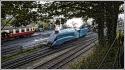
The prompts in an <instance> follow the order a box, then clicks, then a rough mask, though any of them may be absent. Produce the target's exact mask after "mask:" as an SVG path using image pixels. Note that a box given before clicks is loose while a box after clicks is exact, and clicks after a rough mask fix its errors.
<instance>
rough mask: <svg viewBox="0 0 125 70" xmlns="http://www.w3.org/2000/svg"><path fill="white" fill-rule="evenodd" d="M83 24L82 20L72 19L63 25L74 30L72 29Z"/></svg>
mask: <svg viewBox="0 0 125 70" xmlns="http://www.w3.org/2000/svg"><path fill="white" fill-rule="evenodd" d="M83 24H84V23H83V20H82V18H72V19H69V20H67V22H66V23H65V25H66V26H67V27H71V28H74V27H75V28H79V27H80V26H82V25H83Z"/></svg>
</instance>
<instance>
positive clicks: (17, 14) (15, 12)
mask: <svg viewBox="0 0 125 70" xmlns="http://www.w3.org/2000/svg"><path fill="white" fill-rule="evenodd" d="M1 4H2V5H1V14H2V15H1V18H3V19H6V16H7V15H12V18H10V20H9V21H7V22H6V23H5V25H4V26H6V24H8V23H9V22H10V21H11V20H12V19H13V18H14V19H15V21H14V23H13V24H14V25H15V26H21V25H27V24H29V22H27V21H29V20H30V15H29V12H31V10H32V9H33V8H35V7H36V2H34V1H2V2H1ZM13 24H12V25H13ZM4 26H3V28H4ZM3 28H2V29H3Z"/></svg>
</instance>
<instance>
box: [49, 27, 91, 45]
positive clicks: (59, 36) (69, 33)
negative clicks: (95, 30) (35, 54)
mask: <svg viewBox="0 0 125 70" xmlns="http://www.w3.org/2000/svg"><path fill="white" fill-rule="evenodd" d="M88 31H89V29H88V28H87V27H82V28H79V29H75V28H67V29H62V30H60V31H59V32H58V33H56V32H53V33H52V34H51V35H50V37H49V39H48V46H50V47H59V45H61V44H63V43H64V42H67V41H70V40H73V39H77V38H80V37H83V36H85V35H86V34H87V33H88Z"/></svg>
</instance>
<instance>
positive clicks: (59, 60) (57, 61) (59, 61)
mask: <svg viewBox="0 0 125 70" xmlns="http://www.w3.org/2000/svg"><path fill="white" fill-rule="evenodd" d="M95 40H96V38H92V39H91V40H88V41H87V42H88V43H86V44H85V45H83V44H80V45H78V46H76V47H74V48H73V49H71V50H70V51H67V52H65V53H63V54H62V55H59V56H57V57H55V58H53V59H51V60H49V61H47V62H46V63H43V64H41V65H37V66H34V67H33V68H34V69H57V68H59V67H60V66H63V65H64V64H65V63H66V62H69V61H71V60H72V59H74V58H76V57H77V56H78V55H80V54H82V53H83V52H82V53H79V54H77V55H75V56H74V54H76V53H78V52H80V51H81V50H83V49H85V48H86V47H88V46H89V45H90V44H92V43H93V41H95ZM82 45H83V46H82ZM73 56H74V57H73ZM64 61H65V62H64Z"/></svg>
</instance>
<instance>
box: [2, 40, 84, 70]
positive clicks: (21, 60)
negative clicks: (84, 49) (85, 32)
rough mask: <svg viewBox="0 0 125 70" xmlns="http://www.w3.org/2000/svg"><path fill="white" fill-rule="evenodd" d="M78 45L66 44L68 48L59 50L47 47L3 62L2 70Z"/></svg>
mask: <svg viewBox="0 0 125 70" xmlns="http://www.w3.org/2000/svg"><path fill="white" fill-rule="evenodd" d="M84 39H85V38H84ZM80 43H82V42H79V43H78V42H74V43H70V44H67V45H68V47H64V46H66V45H63V46H62V48H60V49H49V48H48V47H47V48H46V49H41V50H39V51H37V52H34V53H32V54H30V55H26V56H23V57H21V58H17V59H16V60H12V61H8V62H5V63H2V68H3V69H12V68H17V67H19V66H21V65H24V64H26V63H29V62H31V61H34V60H36V59H39V58H42V57H45V56H48V55H50V54H53V53H56V52H59V51H61V50H64V49H67V48H69V47H71V46H72V45H73V44H74V45H75V44H80Z"/></svg>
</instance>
